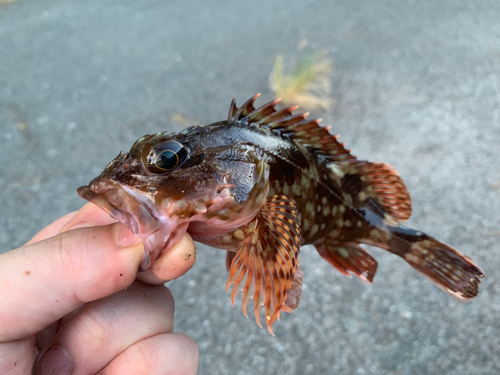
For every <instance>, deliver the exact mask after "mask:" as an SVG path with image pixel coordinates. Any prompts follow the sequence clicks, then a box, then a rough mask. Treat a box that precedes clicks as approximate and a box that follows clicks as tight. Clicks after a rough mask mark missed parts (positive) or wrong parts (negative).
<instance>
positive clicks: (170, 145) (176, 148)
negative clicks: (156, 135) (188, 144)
mask: <svg viewBox="0 0 500 375" xmlns="http://www.w3.org/2000/svg"><path fill="white" fill-rule="evenodd" d="M187 158H188V151H187V150H186V148H185V147H184V146H183V145H182V144H181V143H179V142H177V141H175V140H173V139H169V140H168V141H165V142H162V143H160V144H157V145H155V146H153V147H151V149H150V150H149V153H148V155H147V156H146V158H145V160H144V165H145V167H146V168H147V170H148V171H150V172H151V173H155V174H165V173H167V172H171V171H173V170H174V169H176V168H178V167H179V166H180V165H181V164H182V163H184V161H186V159H187Z"/></svg>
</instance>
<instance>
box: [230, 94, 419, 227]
mask: <svg viewBox="0 0 500 375" xmlns="http://www.w3.org/2000/svg"><path fill="white" fill-rule="evenodd" d="M259 96H260V94H257V95H255V96H253V97H252V98H250V99H249V100H248V101H247V102H246V103H245V104H243V105H242V106H241V107H240V108H238V107H237V106H236V101H235V99H233V101H232V102H231V107H230V109H229V118H228V119H229V120H232V121H238V122H244V123H247V124H253V125H257V126H261V127H267V128H270V129H273V130H275V131H278V132H280V133H281V134H283V135H285V134H286V135H287V136H288V137H289V138H291V139H292V140H294V141H296V142H298V143H300V144H302V145H303V146H305V147H306V148H307V149H308V150H309V151H311V152H313V153H315V154H318V155H322V156H323V157H324V158H325V159H326V160H328V161H331V162H334V163H336V165H337V167H338V168H339V169H344V168H345V169H346V170H353V169H354V170H356V171H357V173H359V174H360V175H362V176H364V177H365V181H366V183H367V184H368V185H370V186H371V187H372V194H368V195H371V198H374V199H375V200H377V201H378V202H379V203H380V204H381V205H382V206H383V207H384V209H385V210H386V211H387V213H389V214H390V215H391V216H393V217H394V218H395V219H397V220H406V219H408V218H409V217H410V215H411V200H410V195H409V193H408V191H407V189H406V186H405V185H404V183H403V180H402V179H401V177H399V175H398V173H397V172H396V171H395V170H394V169H393V168H392V167H390V166H388V165H387V164H382V163H370V162H367V161H359V160H358V159H357V158H356V157H355V156H354V155H351V150H347V149H346V148H345V147H344V146H345V143H340V142H338V140H337V139H338V137H339V136H338V135H331V134H330V133H329V129H330V127H321V126H319V122H320V121H321V120H320V119H318V120H307V119H306V117H307V115H308V113H303V114H298V115H293V114H292V111H294V110H295V109H297V108H298V107H297V106H295V107H287V108H283V109H280V110H276V108H275V106H276V104H278V103H279V101H280V99H276V100H273V101H271V102H269V103H267V104H264V105H263V106H261V107H259V108H257V109H255V107H254V105H253V104H254V102H255V100H256V99H257V98H258V97H259Z"/></svg>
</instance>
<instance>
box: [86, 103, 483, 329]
mask: <svg viewBox="0 0 500 375" xmlns="http://www.w3.org/2000/svg"><path fill="white" fill-rule="evenodd" d="M256 98H257V96H255V97H253V98H252V99H250V100H249V101H247V102H246V103H245V104H244V105H243V106H242V107H240V108H238V107H236V105H235V103H234V101H233V103H232V104H231V107H230V110H229V116H228V120H227V121H220V122H216V123H213V124H210V125H206V126H193V127H190V128H188V129H186V130H184V131H182V132H181V133H179V134H166V133H158V134H152V135H147V136H144V137H142V138H140V139H139V140H138V141H137V142H136V143H135V144H134V146H133V147H132V149H131V150H130V151H129V152H128V153H126V154H120V155H119V156H118V157H117V158H116V159H115V160H114V161H113V162H111V163H110V164H109V165H108V167H106V169H105V170H104V171H103V173H102V174H101V175H100V176H99V177H97V178H96V179H94V180H93V181H92V182H91V183H90V184H89V186H84V187H81V188H80V189H79V193H80V195H82V197H84V198H85V199H88V200H91V201H93V202H95V203H96V204H98V205H99V206H101V207H102V208H103V209H105V210H107V211H108V212H110V214H112V215H113V216H114V217H116V218H117V219H118V220H120V221H123V222H124V223H125V224H127V225H128V226H129V227H130V228H131V229H132V230H133V231H134V233H136V234H137V235H139V236H140V237H141V238H142V239H143V242H144V244H145V248H146V250H147V254H146V258H145V261H144V262H143V268H148V267H149V265H150V261H149V254H151V257H152V259H153V260H154V259H156V258H158V257H159V256H160V255H161V254H162V253H164V252H166V251H168V249H169V248H170V247H171V246H172V245H173V244H174V243H176V242H177V241H178V240H179V239H180V238H181V237H182V235H183V233H184V232H185V231H188V232H189V233H190V234H191V235H192V236H193V238H194V239H195V240H196V241H199V242H202V243H205V244H208V245H212V246H215V247H218V248H221V249H225V250H228V256H227V268H228V270H229V271H230V276H229V279H228V283H227V288H229V287H230V286H231V285H232V286H233V290H232V302H233V303H234V299H235V296H236V295H237V294H238V293H240V292H242V293H243V311H244V313H245V315H246V306H247V304H248V302H249V301H250V300H251V299H253V300H254V313H255V317H256V320H257V323H258V324H259V325H260V311H261V309H262V308H264V309H265V319H266V324H267V327H268V329H269V331H270V332H271V333H272V330H271V326H272V324H273V322H274V321H275V319H277V318H279V315H280V312H281V311H285V312H291V311H293V309H295V308H296V307H297V306H298V303H299V298H300V294H301V285H302V271H301V269H300V266H299V262H298V255H299V252H300V246H302V245H306V244H312V245H314V246H315V247H316V249H317V250H318V252H319V253H320V254H321V256H322V257H323V258H324V259H325V260H327V261H328V262H329V263H330V264H331V265H332V266H334V267H335V268H337V269H338V270H339V271H340V272H342V273H343V274H345V275H350V274H355V275H356V276H358V277H360V278H362V279H364V280H367V281H369V282H372V280H373V277H374V275H375V272H376V270H377V262H376V261H375V259H373V257H371V256H370V255H369V254H368V252H367V251H366V250H364V249H363V248H362V247H360V246H359V245H360V244H369V245H373V246H377V247H380V248H383V249H386V250H388V251H390V252H392V253H394V254H396V255H398V256H400V257H402V258H403V259H405V260H406V261H407V262H408V263H409V264H410V265H411V266H412V267H414V268H415V269H417V270H418V271H420V272H422V273H423V274H424V275H426V276H427V277H428V278H429V279H431V281H433V282H434V283H436V285H438V286H440V287H441V288H443V289H445V290H446V291H448V292H449V293H451V294H452V295H454V296H455V297H458V298H461V299H470V298H473V297H475V296H476V295H477V292H478V285H479V283H480V278H481V277H484V274H483V273H482V271H481V270H480V269H479V268H478V267H477V266H476V265H475V263H474V262H473V261H472V260H470V259H469V258H467V257H466V256H464V255H462V254H460V253H459V252H457V251H456V250H454V249H453V248H451V247H450V246H448V245H446V244H444V243H442V242H439V241H438V240H436V239H434V238H432V237H430V236H428V235H426V234H424V233H421V232H418V231H416V230H413V229H410V228H406V227H403V226H402V225H400V224H399V222H401V221H403V220H406V219H408V218H409V217H410V215H411V201H410V196H409V194H408V192H407V190H406V187H405V186H404V183H403V181H402V180H401V178H400V177H399V176H398V174H397V173H396V172H395V171H394V170H393V169H392V168H391V167H390V166H388V165H385V164H381V163H370V162H367V161H360V160H357V159H356V157H355V156H353V155H351V153H350V151H349V150H346V149H345V148H344V145H343V144H341V143H339V142H338V141H337V137H336V136H332V135H330V134H329V131H328V128H322V127H320V126H319V125H318V122H319V121H318V120H312V121H309V120H306V116H307V115H306V114H301V115H293V114H292V111H293V110H294V109H295V108H296V107H290V108H284V109H281V110H279V111H277V110H276V109H275V105H276V104H277V102H278V100H276V101H273V102H270V103H267V104H266V105H264V106H262V107H260V108H258V109H255V108H254V107H253V103H254V101H255V99H256ZM172 149H175V150H177V151H175V152H174V151H172ZM165 150H166V152H167V154H168V153H169V152H170V154H168V155H169V156H168V158H166V159H165V158H164V159H161V158H160V157H159V156H158V155H167V154H165V153H163V152H164V151H165ZM174 154H175V155H174ZM181 159H182V160H181ZM165 160H167V162H168V163H170V162H172V163H174V164H175V166H173V167H170V166H169V167H168V168H167V167H165V164H162V163H165ZM160 166H162V167H161V168H160ZM165 168H167V169H165Z"/></svg>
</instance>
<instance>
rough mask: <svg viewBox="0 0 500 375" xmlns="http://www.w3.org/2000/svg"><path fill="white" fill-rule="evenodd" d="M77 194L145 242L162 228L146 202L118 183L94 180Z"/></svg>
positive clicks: (80, 188) (79, 189)
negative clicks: (145, 239)
mask: <svg viewBox="0 0 500 375" xmlns="http://www.w3.org/2000/svg"><path fill="white" fill-rule="evenodd" d="M77 192H78V194H79V195H80V197H82V198H83V199H85V200H87V201H89V202H91V203H93V204H95V205H96V206H98V207H99V208H101V209H102V210H104V211H106V212H107V213H108V214H109V215H110V216H111V217H113V218H114V219H116V220H118V221H120V222H122V223H123V224H124V225H125V226H126V227H127V228H128V229H130V230H131V231H132V232H133V233H134V234H135V235H137V236H138V237H140V238H141V239H143V240H144V238H145V237H147V236H149V235H151V234H152V233H154V232H156V231H157V230H159V229H160V228H161V226H162V225H161V221H160V219H158V218H157V217H156V216H155V215H154V213H153V212H152V210H151V208H150V207H149V206H148V205H147V204H146V203H145V202H143V201H141V200H139V199H137V197H136V196H134V195H133V194H132V193H131V192H129V191H127V190H126V189H123V187H122V186H121V185H120V184H118V183H114V182H113V181H102V180H100V181H99V180H97V181H96V180H94V181H92V182H91V183H90V184H89V185H87V186H80V187H79V188H78V189H77Z"/></svg>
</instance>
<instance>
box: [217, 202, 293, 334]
mask: <svg viewBox="0 0 500 375" xmlns="http://www.w3.org/2000/svg"><path fill="white" fill-rule="evenodd" d="M299 251H300V231H299V220H298V213H297V208H296V206H295V202H294V201H293V200H292V199H289V198H287V197H286V196H279V195H275V196H273V197H271V198H268V199H267V201H266V203H265V204H264V206H263V207H262V209H261V210H260V212H259V214H258V215H257V217H256V227H255V231H253V232H252V233H251V234H250V235H249V236H248V237H246V238H245V240H244V241H243V246H242V247H241V248H240V249H239V250H238V252H237V253H236V255H235V256H234V257H232V259H229V258H228V261H231V265H230V275H229V279H228V281H227V285H226V289H227V290H229V287H230V286H231V284H233V290H232V293H231V302H232V304H233V305H234V299H235V297H236V295H237V294H238V293H240V292H243V313H244V314H245V316H247V313H246V306H247V303H248V301H249V300H250V299H253V300H254V312H255V319H256V321H257V324H258V325H259V326H260V327H262V326H261V323H260V311H261V310H262V308H265V316H266V325H267V329H268V330H269V333H271V334H273V332H272V330H271V326H272V324H273V322H274V321H275V320H276V318H278V317H279V313H280V311H281V310H285V311H287V310H290V311H291V310H293V309H294V308H295V307H296V304H297V303H298V297H299V296H300V290H301V274H300V280H299V278H296V282H295V284H294V278H295V277H296V275H297V267H298V259H297V258H298V255H299Z"/></svg>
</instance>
